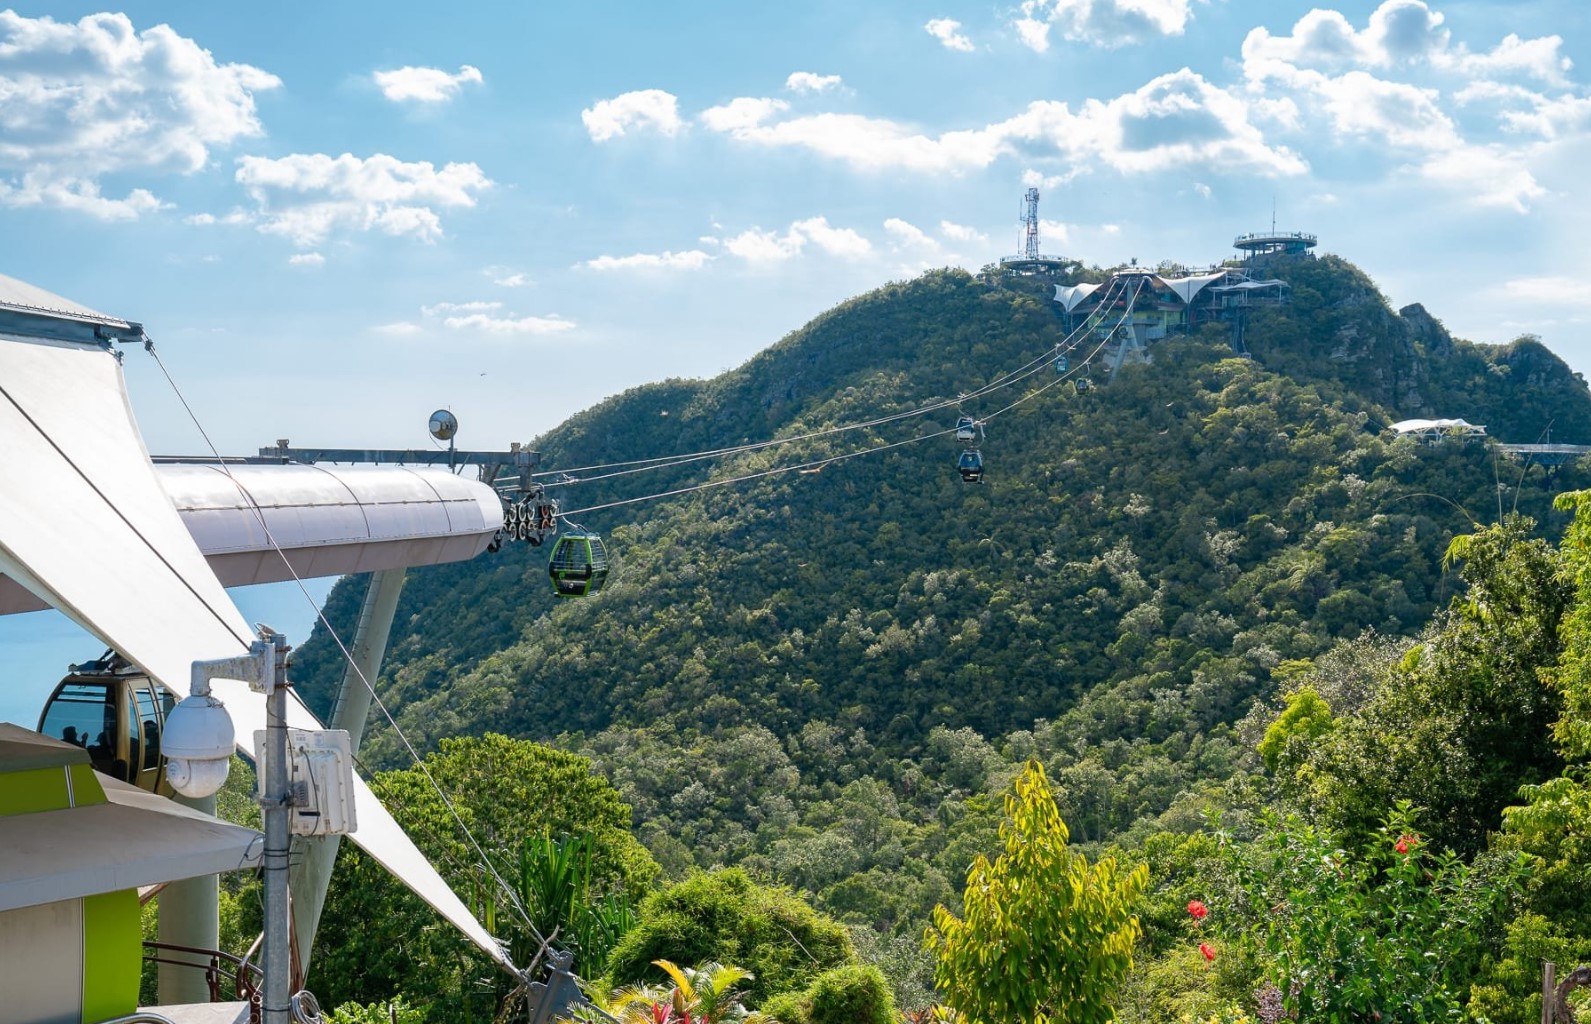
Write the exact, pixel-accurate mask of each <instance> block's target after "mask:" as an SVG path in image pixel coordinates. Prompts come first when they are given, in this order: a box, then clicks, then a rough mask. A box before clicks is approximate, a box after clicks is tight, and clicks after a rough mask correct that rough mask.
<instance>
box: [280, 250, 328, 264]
mask: <svg viewBox="0 0 1591 1024" xmlns="http://www.w3.org/2000/svg"><path fill="white" fill-rule="evenodd" d="M287 263H288V266H292V267H323V266H325V265H326V257H324V256H322V255H321V254H320V253H318V252H298V253H294V254H293V255H291V256H289V257H287Z"/></svg>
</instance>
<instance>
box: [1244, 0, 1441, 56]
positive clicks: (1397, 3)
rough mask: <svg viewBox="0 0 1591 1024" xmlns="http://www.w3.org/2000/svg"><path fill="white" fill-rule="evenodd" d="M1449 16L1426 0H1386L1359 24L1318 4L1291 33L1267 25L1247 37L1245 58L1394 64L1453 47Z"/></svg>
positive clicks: (1300, 20) (1299, 20)
mask: <svg viewBox="0 0 1591 1024" xmlns="http://www.w3.org/2000/svg"><path fill="white" fill-rule="evenodd" d="M1442 21H1443V17H1442V15H1441V14H1439V13H1437V12H1436V11H1433V10H1431V9H1430V8H1429V7H1427V6H1426V5H1425V3H1424V2H1423V0H1386V2H1385V3H1383V4H1382V5H1381V6H1380V7H1377V8H1376V9H1375V11H1374V12H1373V13H1372V14H1371V15H1370V19H1369V21H1368V22H1367V23H1366V25H1365V28H1364V29H1363V30H1362V31H1361V30H1357V29H1355V28H1354V27H1353V24H1352V23H1351V22H1349V21H1348V19H1347V18H1346V17H1344V16H1343V14H1342V13H1341V12H1340V11H1332V10H1322V9H1319V8H1316V9H1315V10H1312V11H1310V12H1309V13H1308V14H1306V15H1304V16H1303V17H1302V18H1300V19H1298V21H1297V22H1296V23H1295V24H1294V25H1293V30H1292V32H1290V33H1289V34H1287V35H1285V36H1273V35H1271V34H1270V31H1269V30H1267V29H1265V28H1264V27H1260V28H1256V29H1254V30H1252V31H1251V32H1249V34H1248V36H1247V38H1245V39H1244V40H1243V61H1244V64H1245V65H1247V64H1248V63H1249V62H1250V61H1281V62H1284V63H1287V64H1292V65H1295V66H1297V67H1310V68H1323V69H1327V70H1337V69H1341V68H1349V67H1390V66H1391V65H1393V64H1396V63H1399V62H1406V61H1412V60H1417V59H1419V58H1422V57H1424V58H1430V57H1432V56H1433V55H1435V54H1439V53H1441V52H1443V51H1445V50H1446V49H1447V45H1448V39H1449V32H1448V30H1447V29H1445V28H1442Z"/></svg>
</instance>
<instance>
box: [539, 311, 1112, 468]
mask: <svg viewBox="0 0 1591 1024" xmlns="http://www.w3.org/2000/svg"><path fill="white" fill-rule="evenodd" d="M1118 283H1119V282H1117V281H1116V280H1112V281H1111V283H1110V285H1109V286H1108V287H1107V288H1106V291H1105V294H1104V295H1103V296H1102V297H1101V304H1100V306H1098V307H1096V308H1095V310H1094V311H1092V312H1090V313H1089V314H1088V316H1087V317H1085V318H1084V320H1083V322H1082V323H1081V324H1079V325H1078V326H1077V327H1076V328H1074V329H1073V330H1072V331H1071V332H1070V333H1068V334H1067V335H1066V336H1065V337H1064V338H1062V340H1061V341H1060V342H1058V343H1057V346H1056V347H1057V348H1058V347H1060V346H1061V345H1067V350H1068V351H1071V350H1072V349H1075V348H1076V347H1077V345H1078V342H1077V341H1075V340H1072V339H1074V338H1077V337H1078V336H1080V335H1084V334H1086V333H1088V332H1089V331H1091V330H1094V329H1097V327H1098V325H1097V324H1092V325H1091V324H1090V323H1089V320H1091V319H1093V318H1094V317H1095V316H1101V314H1102V313H1104V312H1105V310H1104V304H1105V302H1106V301H1107V300H1110V296H1111V292H1112V291H1114V290H1115V288H1116V287H1117V284H1118ZM1123 287H1125V285H1123ZM1101 319H1103V317H1102V316H1101ZM1069 342H1070V344H1068V343H1069ZM1051 358H1052V357H1051V355H1050V354H1049V353H1046V354H1045V355H1042V356H1039V357H1038V358H1036V359H1033V360H1031V361H1029V362H1027V363H1025V364H1023V365H1022V366H1019V367H1017V368H1016V369H1014V370H1009V371H1007V372H1006V373H1004V374H1002V375H1000V376H999V377H996V378H995V379H994V380H992V381H990V382H988V383H986V384H984V385H982V386H981V387H979V388H976V389H974V390H973V391H970V392H967V393H965V394H961V395H958V396H956V397H955V398H953V399H942V400H940V401H937V402H933V403H931V404H929V405H926V406H922V407H920V408H916V409H910V410H907V411H905V412H899V413H892V414H891V415H888V416H881V417H878V418H877V419H872V420H866V421H863V422H860V423H848V424H842V425H840V426H837V427H826V428H824V429H822V430H815V431H809V432H808V433H805V434H797V435H794V436H791V437H781V438H773V439H771V440H767V441H754V442H751V443H748V444H742V445H735V446H731V447H727V448H715V449H704V450H702V451H699V452H685V453H681V454H678V455H661V456H657V457H655V458H650V459H634V460H630V461H625V462H609V463H597V464H593V465H590V466H577V467H573V468H570V469H562V470H545V471H543V472H540V473H532V474H531V476H533V477H546V476H556V475H559V474H569V473H580V472H586V471H588V470H593V469H616V470H619V471H618V472H614V473H604V474H602V475H600V476H590V477H581V478H580V479H578V480H555V481H552V482H550V483H547V484H545V485H544V486H547V487H569V486H573V485H574V484H580V483H590V482H592V481H596V480H607V479H612V478H613V477H619V476H627V475H630V474H633V473H643V472H647V471H649V470H653V469H668V468H671V467H673V466H679V465H685V464H688V463H691V462H699V461H702V460H705V459H711V458H722V457H726V456H730V455H738V454H741V453H744V452H748V451H758V450H761V449H764V448H771V447H776V446H779V445H785V444H792V443H794V442H797V441H807V440H811V439H813V438H817V437H825V436H828V435H831V434H839V433H844V432H845V431H848V430H861V429H865V428H868V427H875V426H881V425H883V424H886V423H893V422H896V421H898V420H903V419H910V418H912V417H915V416H925V415H928V414H929V413H933V412H938V411H940V410H943V409H948V408H952V407H955V406H959V405H960V404H961V403H962V402H965V401H969V400H971V399H974V398H981V397H983V396H984V395H986V394H989V393H991V392H994V391H998V390H1000V389H1002V388H1006V387H1010V386H1011V385H1012V384H1015V383H1018V382H1020V381H1022V380H1025V379H1027V378H1028V377H1031V376H1033V375H1034V374H1035V373H1037V372H1039V371H1041V370H1042V369H1043V368H1044V367H1045V366H1047V365H1049V363H1050V360H1051ZM625 467H635V468H625Z"/></svg>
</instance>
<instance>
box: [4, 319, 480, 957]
mask: <svg viewBox="0 0 1591 1024" xmlns="http://www.w3.org/2000/svg"><path fill="white" fill-rule="evenodd" d="M0 445H3V450H4V460H5V463H4V464H5V473H4V474H3V476H0V572H4V573H5V574H6V575H7V576H9V577H11V578H12V579H13V580H14V581H16V582H17V583H19V584H21V585H22V586H24V587H26V588H27V589H28V590H29V591H31V592H32V593H33V594H35V595H36V596H37V597H39V598H40V599H42V600H44V601H46V602H48V603H49V604H50V605H52V606H54V607H56V608H58V609H60V610H61V611H62V612H64V613H66V614H67V615H68V616H70V617H71V618H72V619H73V620H74V621H75V622H77V623H78V624H79V625H81V626H82V627H83V628H84V629H86V630H88V631H89V632H90V633H92V634H94V635H95V636H97V637H98V638H99V639H100V640H101V641H103V642H104V643H105V644H106V645H107V646H109V647H112V648H114V649H116V650H117V651H120V652H121V653H122V655H124V656H125V657H126V658H127V659H128V660H129V661H131V662H132V663H133V664H135V665H137V666H138V667H139V668H140V669H142V670H143V671H144V672H146V673H148V674H149V675H150V676H152V677H153V678H155V679H156V680H158V681H159V682H160V683H162V684H163V685H164V686H165V687H166V688H167V689H168V690H171V691H173V692H174V693H178V694H185V693H186V691H187V680H188V675H189V668H190V666H191V664H192V662H193V661H194V660H195V659H200V658H204V659H210V658H223V657H231V656H234V655H237V654H241V653H243V652H244V651H245V650H246V649H247V646H248V642H249V639H250V636H251V631H250V630H249V628H248V626H247V624H246V623H245V622H244V621H243V618H242V616H241V615H240V614H239V613H238V610H237V608H236V607H235V606H234V605H233V604H232V602H231V600H230V599H229V598H228V597H227V595H226V591H224V590H223V589H222V588H221V584H220V582H219V581H218V580H217V579H216V577H215V574H214V573H212V572H211V571H210V568H209V566H208V565H206V564H205V559H204V555H203V554H201V553H200V551H199V548H198V547H197V546H196V545H195V544H194V542H193V539H192V537H191V536H190V535H189V533H188V530H187V528H186V527H185V526H184V525H183V523H182V520H181V519H180V518H179V517H178V515H177V513H176V510H175V509H173V508H172V505H171V500H170V498H169V497H168V496H167V494H166V492H165V490H164V489H163V488H162V487H161V486H160V483H159V481H158V480H157V479H156V478H155V473H154V468H153V466H152V465H151V464H150V461H149V456H148V453H147V452H146V451H145V449H144V445H143V441H142V439H141V438H140V436H139V434H138V429H137V426H136V424H135V423H134V421H133V417H132V411H131V409H130V408H129V406H128V403H127V396H126V391H125V388H124V385H123V381H122V375H121V367H120V364H119V363H118V362H117V361H116V359H115V357H114V356H113V355H112V354H111V353H110V352H109V351H108V350H107V349H106V348H104V347H101V346H99V345H94V344H80V343H75V342H50V341H40V340H38V339H30V338H20V337H15V336H11V337H8V336H3V335H0ZM222 699H223V700H225V701H226V703H227V710H228V711H229V712H230V713H231V714H232V716H233V720H234V722H235V723H236V727H237V736H238V739H239V741H240V742H241V743H242V744H247V743H248V742H249V741H250V739H251V738H252V736H253V734H254V730H255V729H256V728H261V727H263V724H264V721H265V698H264V697H263V696H261V695H258V694H254V693H250V692H249V691H248V690H247V688H246V687H241V686H240V687H237V688H234V689H231V690H228V691H227V692H226V693H225V694H224V695H223V696H222ZM295 703H296V702H295ZM293 717H294V719H296V720H297V721H305V722H307V721H310V720H311V718H310V716H309V712H308V711H305V710H303V709H302V708H301V707H300V708H297V709H296V710H295V712H294V715H293ZM355 801H356V808H357V816H358V819H359V822H360V826H361V827H360V829H359V831H358V832H356V833H354V835H353V836H352V837H351V838H352V839H353V841H354V842H355V843H357V844H358V845H359V846H360V847H361V848H363V849H365V850H366V852H368V853H370V854H371V855H372V856H373V857H375V858H376V859H377V860H378V861H380V862H381V863H383V864H385V865H387V867H388V868H389V869H391V870H393V872H394V873H395V874H396V875H397V876H398V877H399V878H400V879H401V880H402V881H404V882H405V883H406V884H407V885H409V886H410V888H412V889H414V891H415V892H416V893H417V894H419V895H420V896H421V897H422V898H423V899H425V900H426V901H427V902H428V903H430V904H431V905H432V906H433V907H435V908H436V909H437V910H438V911H439V912H441V913H442V915H443V916H444V917H446V918H447V919H448V920H449V921H451V922H453V924H454V925H456V926H457V927H458V928H459V929H460V930H461V931H463V932H464V933H465V934H466V935H467V936H468V937H469V938H470V939H471V940H472V941H474V942H475V943H476V944H477V945H478V946H480V947H481V948H482V949H483V950H485V951H486V952H487V953H488V954H490V955H492V956H493V957H494V958H495V959H497V960H498V961H499V962H500V963H502V964H504V965H505V966H507V967H509V968H510V969H512V965H511V964H510V963H509V961H508V959H507V956H506V955H505V954H504V953H503V951H502V950H501V948H500V947H499V946H498V944H497V943H496V942H495V941H494V940H493V939H492V937H491V936H490V935H489V934H488V933H487V932H486V929H485V928H483V927H482V926H481V924H480V922H478V921H476V920H475V917H474V916H473V915H472V914H471V913H470V912H469V909H468V908H467V907H465V906H464V904H463V903H462V902H461V901H460V900H459V899H458V897H457V896H455V895H454V894H453V892H452V891H451V890H450V889H449V888H448V887H447V884H446V883H445V882H443V881H442V878H441V876H439V875H438V874H437V873H436V870H435V869H434V868H433V867H432V866H431V865H430V864H429V863H428V862H426V861H425V859H424V857H423V856H421V854H420V853H419V851H418V850H417V849H415V847H414V844H413V843H412V842H411V841H410V840H409V838H408V837H407V836H406V835H404V833H403V831H402V830H401V829H399V828H398V826H397V824H396V823H395V822H393V821H392V819H391V816H390V815H388V814H387V812H386V809H385V808H383V807H382V806H381V804H380V803H379V802H378V801H377V800H376V799H375V797H374V795H373V794H372V793H371V792H370V790H369V788H368V787H367V786H365V785H364V783H363V782H362V781H359V780H356V794H355Z"/></svg>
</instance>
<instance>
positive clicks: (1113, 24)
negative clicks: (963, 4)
mask: <svg viewBox="0 0 1591 1024" xmlns="http://www.w3.org/2000/svg"><path fill="white" fill-rule="evenodd" d="M1191 7H1192V0H1025V2H1024V3H1022V4H1021V5H1020V6H1019V7H1018V8H1017V10H1018V12H1019V13H1020V14H1021V17H1020V18H1018V19H1016V20H1015V21H1014V22H1012V24H1013V25H1014V26H1015V28H1016V30H1017V35H1018V36H1019V37H1020V38H1021V40H1022V42H1023V44H1024V45H1026V46H1028V47H1029V48H1031V49H1033V50H1036V51H1038V52H1039V53H1043V52H1044V51H1045V50H1047V49H1049V26H1050V25H1051V24H1053V25H1056V26H1059V27H1060V30H1061V34H1062V35H1064V36H1065V37H1066V38H1067V39H1071V40H1074V41H1079V42H1086V43H1090V44H1092V45H1095V46H1106V47H1116V46H1123V45H1126V44H1128V43H1137V42H1142V41H1144V40H1146V39H1155V38H1159V37H1162V36H1180V35H1182V33H1183V31H1184V30H1185V29H1186V28H1187V26H1188V22H1189V21H1190V20H1192V18H1193V11H1192V9H1191Z"/></svg>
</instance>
